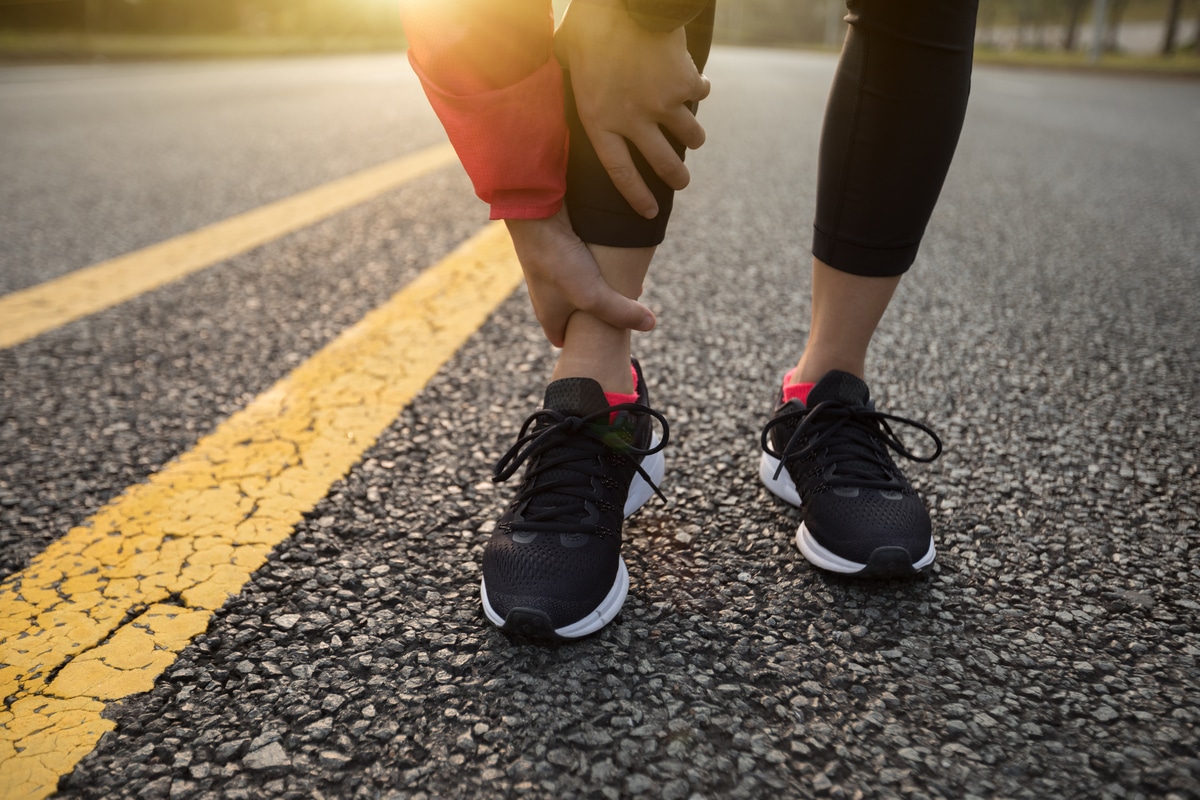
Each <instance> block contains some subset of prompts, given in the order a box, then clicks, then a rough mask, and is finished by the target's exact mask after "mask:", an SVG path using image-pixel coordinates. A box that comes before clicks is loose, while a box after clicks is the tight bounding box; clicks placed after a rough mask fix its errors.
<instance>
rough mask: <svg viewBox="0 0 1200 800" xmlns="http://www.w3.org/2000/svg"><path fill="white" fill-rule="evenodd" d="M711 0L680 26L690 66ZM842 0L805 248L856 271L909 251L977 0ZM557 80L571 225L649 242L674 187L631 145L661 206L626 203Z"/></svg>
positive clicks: (933, 189)
mask: <svg viewBox="0 0 1200 800" xmlns="http://www.w3.org/2000/svg"><path fill="white" fill-rule="evenodd" d="M715 2H716V0H713V1H712V2H711V3H710V4H709V6H708V8H707V9H706V10H705V11H704V13H703V14H701V15H700V17H699V18H697V20H696V21H695V22H693V23H692V24H690V25H689V26H688V29H687V33H688V49H689V50H690V51H691V52H692V57H693V59H694V60H695V61H696V66H697V68H699V69H703V68H704V63H705V61H706V60H707V57H708V50H709V46H710V44H711V41H712V18H713V10H714V6H715ZM847 6H848V8H849V9H850V13H849V14H848V15H847V17H846V20H847V21H848V22H849V23H850V32H849V34H848V35H847V37H846V42H845V45H844V46H843V48H842V57H841V60H840V61H839V62H838V68H837V73H836V75H835V76H834V80H833V89H832V90H831V92H830V96H829V104H828V106H827V108H826V110H825V125H824V129H823V130H822V134H821V151H820V164H819V167H818V175H817V215H816V221H815V224H814V234H813V255H814V256H816V257H817V258H819V259H820V260H821V261H823V262H825V263H826V264H828V265H830V266H831V267H834V268H836V269H838V270H841V271H843V272H850V273H854V274H856V275H870V276H890V275H900V274H902V273H904V272H905V271H907V270H908V268H909V267H910V266H912V263H913V260H914V259H915V258H916V254H917V248H918V247H919V246H920V243H921V237H922V236H923V235H924V233H925V226H926V225H927V224H928V222H929V217H930V215H931V214H932V213H933V207H934V205H935V204H936V203H937V198H938V194H939V193H940V192H941V189H942V183H943V182H944V181H945V178H946V171H947V170H948V169H949V167H950V161H951V159H952V158H953V156H954V149H955V147H956V146H957V144H958V136H959V133H960V132H961V130H962V122H963V116H964V114H965V113H966V108H967V96H968V94H969V93H970V86H971V58H972V51H973V48H974V39H975V16H976V11H977V7H978V2H977V0H908V1H907V2H905V1H904V0H848V2H847ZM568 78H569V75H568ZM567 86H568V90H567V118H568V123H569V125H570V128H571V153H570V161H569V165H568V169H567V207H568V212H569V213H570V215H571V221H572V223H573V224H574V226H575V230H576V231H577V232H578V233H579V235H580V238H582V239H583V240H584V241H586V242H590V243H593V244H602V245H609V246H613V247H649V246H652V245H656V244H659V243H660V242H662V240H663V236H664V234H665V233H666V227H667V220H668V217H669V215H670V211H671V202H672V196H673V193H672V192H671V190H670V188H669V187H667V186H666V184H664V183H663V182H662V181H661V180H659V178H658V176H657V175H655V174H654V172H653V170H651V169H650V167H649V165H648V164H646V162H645V161H644V160H643V159H642V158H641V156H640V154H638V153H637V152H636V151H635V152H634V161H635V163H636V164H637V166H638V169H639V170H640V171H641V173H642V176H643V178H644V179H645V180H646V183H647V184H648V185H649V187H650V190H651V191H652V192H653V193H654V196H655V198H656V199H657V200H658V204H659V209H660V211H659V215H658V217H657V218H656V219H654V220H646V219H644V218H642V217H641V216H639V215H638V214H637V212H635V211H634V210H633V209H632V208H630V206H629V204H628V203H626V202H625V201H624V199H623V198H622V197H621V195H620V193H619V192H617V190H616V188H615V187H614V186H613V185H612V182H611V181H610V180H609V179H608V175H607V173H605V171H604V168H603V166H601V165H600V163H599V161H598V160H597V158H596V154H595V152H594V151H593V150H592V147H591V144H590V142H589V141H588V138H587V134H586V133H584V131H583V127H582V125H581V124H580V122H579V119H578V116H577V115H576V114H575V110H574V101H573V97H572V96H571V91H570V88H569V87H570V81H569V80H568V81H567ZM676 149H677V151H678V152H680V153H681V154H682V152H683V148H682V147H679V146H677V148H676Z"/></svg>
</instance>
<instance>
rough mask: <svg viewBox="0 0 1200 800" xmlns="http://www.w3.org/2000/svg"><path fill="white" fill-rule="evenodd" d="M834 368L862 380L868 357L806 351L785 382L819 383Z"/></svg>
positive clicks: (864, 375)
mask: <svg viewBox="0 0 1200 800" xmlns="http://www.w3.org/2000/svg"><path fill="white" fill-rule="evenodd" d="M834 370H838V371H840V372H848V373H850V374H851V375H854V376H855V377H857V378H859V379H861V380H866V371H867V370H866V358H865V356H863V357H860V356H847V355H838V354H831V355H816V356H813V355H810V354H809V353H807V352H806V353H805V354H804V355H803V356H801V357H800V361H799V362H797V364H796V366H795V367H794V368H793V369H792V371H791V372H789V373H788V374H787V376H786V377H785V378H784V383H785V384H787V385H795V384H798V383H818V382H820V380H821V378H824V377H825V376H826V375H828V374H829V373H830V372H833V371H834Z"/></svg>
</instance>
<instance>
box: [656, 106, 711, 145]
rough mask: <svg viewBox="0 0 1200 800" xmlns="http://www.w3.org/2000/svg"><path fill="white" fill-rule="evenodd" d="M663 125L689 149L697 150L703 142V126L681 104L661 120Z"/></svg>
mask: <svg viewBox="0 0 1200 800" xmlns="http://www.w3.org/2000/svg"><path fill="white" fill-rule="evenodd" d="M663 126H664V127H665V128H666V129H667V130H669V131H670V132H671V135H672V136H674V137H675V138H676V139H678V140H679V143H680V144H682V145H683V146H684V147H686V148H687V149H689V150H697V149H699V148H700V147H701V146H702V145H703V144H704V140H705V134H704V126H703V125H701V124H700V122H699V121H698V120H697V119H696V115H695V114H693V113H692V112H691V111H688V110H687V109H686V108H684V107H682V106H680V107H679V108H678V109H677V110H675V111H674V112H672V113H671V114H670V115H669V116H668V117H667V118H666V119H665V120H663Z"/></svg>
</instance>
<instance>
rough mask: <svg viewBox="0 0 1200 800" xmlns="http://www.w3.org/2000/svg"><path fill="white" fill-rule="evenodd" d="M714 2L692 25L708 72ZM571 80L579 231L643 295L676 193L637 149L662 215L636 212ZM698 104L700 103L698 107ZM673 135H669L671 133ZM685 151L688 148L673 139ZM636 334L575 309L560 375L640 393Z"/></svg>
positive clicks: (602, 263)
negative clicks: (595, 140)
mask: <svg viewBox="0 0 1200 800" xmlns="http://www.w3.org/2000/svg"><path fill="white" fill-rule="evenodd" d="M715 6H716V3H715V0H714V2H711V3H709V5H708V7H707V8H706V9H705V11H704V12H702V13H701V14H700V16H699V17H697V19H696V20H695V21H694V22H692V23H691V24H689V25H688V26H687V38H688V50H689V52H690V53H691V55H692V60H693V61H694V62H695V63H696V68H697V69H699V70H701V71H703V69H704V65H705V62H706V61H707V60H708V52H709V48H710V47H711V44H712V22H713V14H714V10H715ZM566 77H567V81H566V86H567V122H568V125H569V127H570V130H571V152H570V158H569V161H568V167H567V197H566V203H567V210H568V212H569V213H570V215H571V223H572V225H573V226H574V228H575V231H576V233H578V234H579V237H580V238H581V239H583V241H584V242H586V243H588V249H589V250H590V251H591V253H592V255H593V257H594V258H595V259H596V263H597V265H598V266H599V267H600V272H601V274H602V275H603V276H604V278H605V280H607V281H608V284H609V285H610V286H612V287H613V288H614V289H616V290H617V291H619V292H621V293H622V294H624V295H625V296H627V297H633V298H637V297H638V296H639V295H640V294H641V291H642V282H643V280H644V279H645V277H646V272H647V270H648V269H649V267H650V261H651V259H652V258H653V257H654V250H655V247H656V246H657V245H658V244H660V243H661V242H662V240H663V237H664V236H665V235H666V229H667V222H668V220H669V219H670V216H671V210H672V206H673V202H674V192H673V191H672V190H671V188H670V187H669V186H667V185H666V184H665V183H664V182H663V181H662V179H660V178H659V177H658V176H657V175H656V174H654V170H653V169H651V168H650V165H649V164H647V163H646V161H645V159H643V158H642V157H641V154H640V153H638V152H637V151H636V150H634V151H633V153H632V155H633V159H634V163H635V164H636V165H637V167H638V171H639V172H640V173H641V175H642V177H643V179H644V180H645V181H646V184H647V185H648V186H649V187H650V190H651V192H653V194H654V197H655V200H656V201H657V203H658V208H659V213H658V216H657V217H655V218H654V219H652V220H648V219H646V218H644V217H642V216H641V215H640V214H638V213H637V212H636V211H634V210H633V208H632V207H630V205H629V204H628V203H627V202H626V201H625V198H624V197H622V196H621V193H620V192H618V191H617V189H616V187H615V186H613V184H612V181H611V180H609V178H608V173H607V172H606V171H605V169H604V166H603V164H601V163H600V160H599V159H598V158H597V157H596V152H595V150H593V149H592V146H591V143H590V141H589V140H588V137H587V133H586V132H585V131H584V129H583V124H582V123H581V122H580V120H579V115H578V113H577V112H576V110H575V100H574V96H573V94H572V92H571V90H570V74H569V73H567V75H566ZM694 110H695V109H693V111H694ZM668 138H670V135H669V134H668ZM672 144H674V146H675V150H676V152H677V153H679V155H680V157H681V158H682V157H683V154H684V147H683V146H682V145H680V144H679V143H677V142H675V141H674V139H672ZM629 356H630V332H629V331H628V330H624V329H618V328H613V327H612V326H610V325H607V324H605V323H603V322H601V321H600V320H598V319H596V318H595V317H592V316H591V315H589V314H586V313H583V312H576V313H575V314H574V315H573V316H572V317H571V321H570V323H569V324H568V326H567V335H566V341H565V342H564V344H563V348H562V352H561V353H560V356H559V360H558V364H557V365H556V367H555V370H554V378H555V379H558V378H566V377H588V378H593V379H595V380H597V381H599V382H600V385H601V386H602V387H604V389H605V391H607V392H613V393H620V394H630V393H632V392H633V385H632V378H631V374H630V371H629Z"/></svg>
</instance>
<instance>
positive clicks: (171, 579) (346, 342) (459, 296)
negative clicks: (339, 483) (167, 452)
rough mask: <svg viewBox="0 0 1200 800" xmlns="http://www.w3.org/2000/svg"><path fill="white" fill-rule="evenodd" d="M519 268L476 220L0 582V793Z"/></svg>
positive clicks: (234, 570) (136, 686)
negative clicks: (405, 280)
mask: <svg viewBox="0 0 1200 800" xmlns="http://www.w3.org/2000/svg"><path fill="white" fill-rule="evenodd" d="M520 280H521V270H520V266H519V264H518V263H517V260H516V255H515V254H514V253H513V250H512V244H511V242H510V241H509V239H508V236H507V234H506V233H505V232H504V229H503V227H502V226H501V224H500V223H493V224H492V225H489V226H488V227H487V228H485V229H484V230H483V231H482V232H481V233H479V234H478V235H476V236H475V237H474V238H472V239H471V240H469V241H468V242H467V243H465V244H464V245H463V246H462V247H461V248H459V249H458V250H456V251H455V252H454V253H452V254H451V255H450V256H448V257H447V258H446V259H445V260H443V261H442V262H440V263H439V264H437V265H436V266H434V267H432V268H430V269H429V270H427V271H426V272H424V273H422V274H421V275H420V276H419V277H418V278H417V279H416V280H414V281H413V282H412V283H411V284H410V285H409V286H408V287H406V288H405V289H404V290H402V291H401V292H399V293H398V294H396V295H395V296H394V297H393V298H392V299H391V300H390V301H388V302H387V303H386V304H385V305H383V306H381V307H380V308H378V309H376V310H375V311H372V312H371V313H370V314H368V315H367V316H366V317H364V318H363V319H362V321H360V322H359V323H358V324H356V325H355V326H354V327H353V328H350V329H349V330H347V331H345V332H344V333H343V334H342V335H341V336H339V337H338V338H337V339H336V340H335V341H334V342H332V343H331V344H329V345H328V346H327V347H325V348H324V349H323V350H321V351H320V352H319V353H317V354H316V355H315V356H313V357H312V358H311V359H310V360H308V361H307V362H305V363H304V364H302V365H301V366H299V367H298V368H297V369H296V370H295V371H294V372H292V373H291V374H290V375H288V376H287V377H286V378H284V379H283V380H281V381H280V382H279V383H277V384H276V385H275V386H274V387H272V388H271V389H269V390H268V391H266V392H265V393H263V394H262V395H260V396H259V397H257V398H256V399H255V400H254V401H253V402H252V403H251V404H250V405H249V406H247V407H246V408H245V409H243V410H242V411H239V412H238V413H236V414H234V415H233V416H232V417H230V418H229V419H228V420H227V421H226V422H224V423H222V424H221V425H220V426H219V427H218V428H217V429H216V430H215V431H214V432H213V433H212V434H211V435H209V436H206V437H204V438H203V439H201V440H200V441H199V442H198V443H197V444H196V447H195V448H194V449H192V450H191V451H190V452H188V453H186V454H184V455H182V456H180V457H179V458H178V459H177V460H175V461H173V462H171V463H170V464H168V465H167V466H165V467H164V468H163V469H162V470H161V471H160V472H158V473H156V474H155V475H153V476H151V477H150V479H149V480H148V481H147V482H146V483H143V484H139V485H137V486H133V487H131V488H130V489H128V490H127V491H126V492H125V493H124V494H122V495H121V496H120V497H118V498H117V499H116V500H114V501H113V502H112V503H111V504H109V505H108V506H105V507H104V508H103V509H101V510H100V511H99V512H98V513H97V514H96V515H95V516H93V517H92V518H91V519H89V520H88V521H87V522H85V523H84V524H83V525H81V526H79V527H77V528H73V529H72V530H70V531H69V532H68V533H67V534H66V535H65V536H63V537H62V538H61V539H59V540H58V541H56V542H54V543H53V544H52V545H50V546H49V547H48V548H46V550H45V551H44V552H43V553H42V554H41V555H39V556H38V557H37V558H36V559H34V561H33V562H32V563H31V564H30V565H29V567H28V568H27V569H25V570H23V571H22V572H20V573H18V574H16V575H13V576H11V577H10V578H9V579H8V580H6V581H4V582H3V583H0V698H15V701H12V702H11V704H10V705H9V707H8V708H7V709H4V708H3V707H2V706H0V797H4V798H8V797H14V798H15V797H21V798H26V797H31V798H40V797H44V796H46V795H48V794H50V793H51V792H52V791H54V788H55V786H56V785H57V782H58V778H59V776H60V775H63V774H66V773H67V772H69V771H70V770H71V769H73V768H74V765H75V764H76V763H77V762H78V761H79V759H81V758H83V756H85V755H87V754H88V753H89V752H91V750H92V749H93V747H95V744H96V742H97V740H98V739H99V738H100V736H101V735H102V734H103V733H104V732H105V731H107V730H109V729H110V728H112V727H113V723H111V722H109V721H108V720H105V719H103V718H102V717H101V716H100V712H101V711H102V710H103V709H104V705H105V702H106V701H111V700H115V699H117V698H121V697H125V696H127V695H129V694H133V693H136V692H144V691H147V690H149V689H150V688H151V687H152V686H153V685H154V680H155V678H157V676H158V675H159V674H161V673H162V671H163V670H164V669H166V668H167V667H168V666H169V665H170V664H171V663H172V662H173V661H174V660H175V657H176V655H177V654H178V653H179V652H180V651H181V650H182V649H183V648H184V647H186V646H187V644H188V642H189V641H191V639H192V637H194V636H196V635H197V634H198V633H200V632H202V631H203V630H204V629H205V628H206V627H207V625H208V621H209V617H211V616H212V613H213V612H214V611H215V610H216V609H218V608H220V607H221V605H222V604H223V603H224V602H225V600H226V598H228V597H229V596H230V595H232V594H235V593H236V592H238V591H239V590H240V589H241V587H242V585H243V584H244V583H245V582H246V581H247V580H248V579H249V577H250V575H251V574H252V573H253V572H254V571H255V570H256V569H258V568H259V567H260V566H261V565H262V564H263V563H264V562H265V560H266V558H267V556H268V554H269V553H270V551H271V548H273V547H274V546H275V545H277V544H279V543H280V542H282V541H283V540H284V539H286V538H287V537H288V536H289V535H291V533H292V530H293V528H294V526H295V525H296V523H298V522H299V521H300V519H301V516H302V515H303V514H304V513H305V512H306V511H308V510H310V509H312V508H313V506H315V505H316V503H317V502H318V501H319V500H320V499H321V498H322V497H324V496H325V494H326V493H327V492H328V490H329V487H330V485H331V484H332V483H333V482H334V481H336V480H338V479H339V478H341V477H342V476H343V475H345V474H346V472H347V471H348V470H349V469H350V468H351V467H352V466H353V465H354V464H355V463H356V462H357V461H358V460H359V458H360V457H361V456H362V453H363V452H364V451H365V450H366V449H367V448H368V447H370V446H371V445H372V444H373V443H374V441H375V439H376V437H377V436H379V434H380V433H381V432H382V431H383V430H385V429H386V428H387V426H388V425H389V424H391V423H392V421H393V420H394V419H395V418H396V416H397V414H399V412H400V410H401V409H402V408H403V407H404V406H405V405H406V404H408V403H409V402H410V401H411V400H412V398H413V397H414V396H415V395H416V394H417V392H419V391H420V390H421V389H422V388H423V387H424V386H425V384H426V383H427V382H428V381H429V379H430V378H432V377H433V375H434V374H435V373H436V372H437V370H438V369H439V368H440V367H441V365H442V364H443V363H445V361H446V360H447V359H449V358H450V356H451V355H453V354H454V352H455V351H456V350H457V349H458V348H459V347H461V346H462V344H463V342H464V341H465V340H466V339H467V337H468V336H470V335H471V333H472V332H474V331H475V330H477V329H478V327H479V326H480V325H481V324H483V322H484V320H485V319H486V318H487V316H488V315H489V314H490V313H491V312H492V311H493V310H494V309H495V307H496V306H497V305H498V304H499V303H500V302H501V301H502V300H503V299H504V298H505V297H507V296H508V295H509V294H510V293H511V292H512V291H513V289H515V288H516V287H517V285H518V284H519V283H520Z"/></svg>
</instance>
